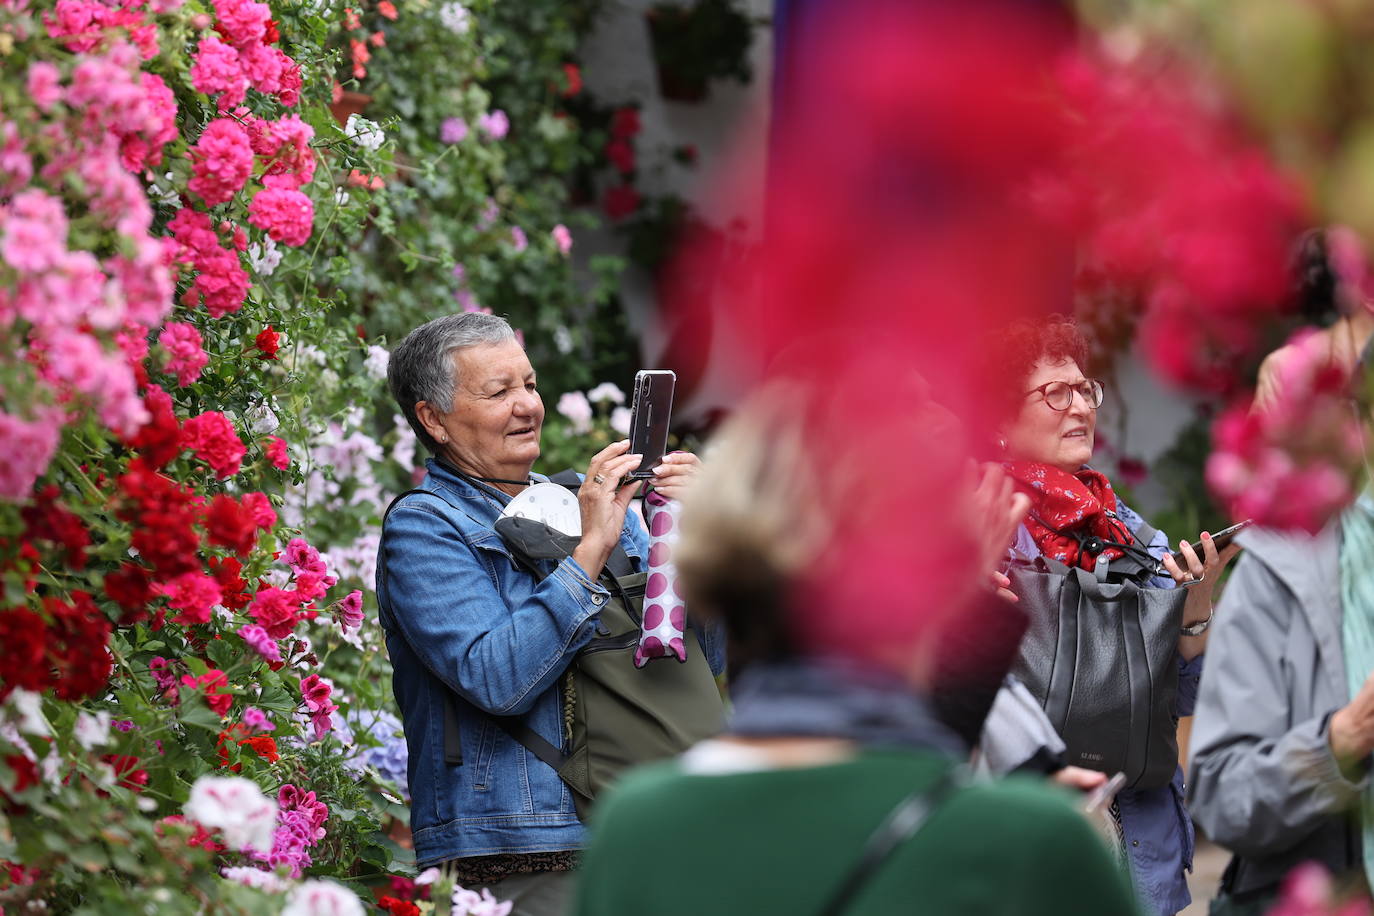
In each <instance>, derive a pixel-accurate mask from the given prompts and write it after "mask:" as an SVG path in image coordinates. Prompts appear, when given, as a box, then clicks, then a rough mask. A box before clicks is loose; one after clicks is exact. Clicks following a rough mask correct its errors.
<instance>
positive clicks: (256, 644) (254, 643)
mask: <svg viewBox="0 0 1374 916" xmlns="http://www.w3.org/2000/svg"><path fill="white" fill-rule="evenodd" d="M238 634H239V637H240V638H242V639H243V641H244V642H246V643H248V645H249V647H250V648H251V649H252V650H253V651H254V652H256V653H258V654H259V655H261V656H262V657H263V658H264V659H266V660H267V661H269V662H279V661H281V647H280V646H278V645H277V641H276V640H275V639H273V638H272V637H271V636H268V635H267V631H266V630H264V629H263V628H262V627H260V626H258V625H257V624H252V623H247V624H244V625H243V626H241V627H239V629H238Z"/></svg>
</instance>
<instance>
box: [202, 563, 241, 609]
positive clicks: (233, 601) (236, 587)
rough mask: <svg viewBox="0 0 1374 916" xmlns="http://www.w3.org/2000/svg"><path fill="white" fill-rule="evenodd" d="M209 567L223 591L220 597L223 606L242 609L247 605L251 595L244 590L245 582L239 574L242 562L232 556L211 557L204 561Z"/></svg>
mask: <svg viewBox="0 0 1374 916" xmlns="http://www.w3.org/2000/svg"><path fill="white" fill-rule="evenodd" d="M206 564H207V565H208V566H209V567H210V574H211V575H213V576H214V577H215V581H216V582H218V583H219V587H220V590H221V591H222V592H223V598H222V599H221V600H222V601H223V603H224V606H225V607H227V608H230V609H231V610H235V611H237V610H242V609H243V608H244V607H247V605H248V602H249V601H250V600H252V596H250V595H249V594H248V592H247V591H246V587H247V583H246V582H244V581H243V577H242V576H240V575H239V573H240V572H242V571H243V564H242V563H240V562H239V561H238V560H237V559H235V558H234V557H225V558H224V559H220V558H219V557H211V558H210V559H209V560H207V561H206Z"/></svg>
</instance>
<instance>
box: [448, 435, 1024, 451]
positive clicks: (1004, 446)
mask: <svg viewBox="0 0 1374 916" xmlns="http://www.w3.org/2000/svg"><path fill="white" fill-rule="evenodd" d="M439 441H440V442H442V443H444V444H445V445H447V444H448V436H441V437H440V438H439ZM1005 447H1006V446H1003V448H1005Z"/></svg>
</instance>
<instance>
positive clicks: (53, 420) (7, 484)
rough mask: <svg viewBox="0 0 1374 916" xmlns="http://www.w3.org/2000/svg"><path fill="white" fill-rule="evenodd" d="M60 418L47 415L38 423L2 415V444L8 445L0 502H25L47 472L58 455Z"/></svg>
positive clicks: (1, 464)
mask: <svg viewBox="0 0 1374 916" xmlns="http://www.w3.org/2000/svg"><path fill="white" fill-rule="evenodd" d="M60 428H61V414H60V413H58V412H57V411H45V412H43V413H41V414H40V415H39V417H38V418H37V419H35V420H25V419H23V418H22V417H16V416H13V415H11V414H8V413H5V412H4V411H0V442H4V443H5V460H4V461H0V499H8V500H13V501H18V500H21V499H24V498H26V497H27V496H28V495H29V492H30V491H31V490H32V489H33V482H34V481H35V480H36V479H38V475H39V474H41V473H43V471H44V470H45V469H46V468H47V466H48V462H49V461H51V460H52V456H53V453H54V452H56V451H57V442H58V437H59V430H60Z"/></svg>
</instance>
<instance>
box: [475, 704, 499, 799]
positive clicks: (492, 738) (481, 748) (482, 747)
mask: <svg viewBox="0 0 1374 916" xmlns="http://www.w3.org/2000/svg"><path fill="white" fill-rule="evenodd" d="M480 718H481V721H480V722H479V723H478V727H477V733H478V739H477V758H476V760H474V761H473V763H474V766H473V770H472V788H473V790H474V791H476V792H485V791H486V790H487V786H488V785H489V784H490V783H489V780H490V779H491V758H492V755H493V754H494V753H495V750H496V726H495V724H493V723H492V721H491V720H490V719H488V718H487V717H485V716H481V717H480Z"/></svg>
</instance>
